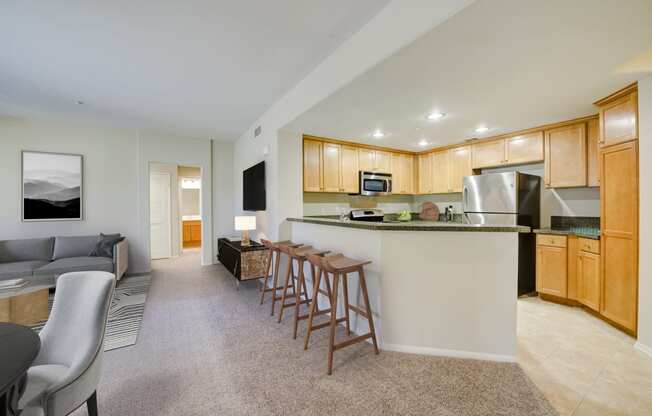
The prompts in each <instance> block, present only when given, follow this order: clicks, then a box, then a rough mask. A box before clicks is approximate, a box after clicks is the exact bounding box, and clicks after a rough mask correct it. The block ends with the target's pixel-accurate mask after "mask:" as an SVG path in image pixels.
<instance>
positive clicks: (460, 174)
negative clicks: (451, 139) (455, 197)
mask: <svg viewBox="0 0 652 416" xmlns="http://www.w3.org/2000/svg"><path fill="white" fill-rule="evenodd" d="M449 152H450V167H449V171H450V174H449V179H448V192H462V187H463V182H464V177H465V176H470V175H473V170H472V169H471V147H470V146H463V147H456V148H454V149H450V150H449Z"/></svg>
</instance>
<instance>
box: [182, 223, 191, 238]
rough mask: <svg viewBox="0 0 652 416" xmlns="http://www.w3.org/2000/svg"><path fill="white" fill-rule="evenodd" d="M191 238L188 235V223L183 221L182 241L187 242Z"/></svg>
mask: <svg viewBox="0 0 652 416" xmlns="http://www.w3.org/2000/svg"><path fill="white" fill-rule="evenodd" d="M191 239H192V238H191V237H190V223H188V221H184V222H183V242H184V243H187V242H188V241H190V240H191Z"/></svg>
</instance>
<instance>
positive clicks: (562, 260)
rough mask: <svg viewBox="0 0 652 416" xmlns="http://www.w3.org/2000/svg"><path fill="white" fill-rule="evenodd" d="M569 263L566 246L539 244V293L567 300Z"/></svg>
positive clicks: (537, 277)
mask: <svg viewBox="0 0 652 416" xmlns="http://www.w3.org/2000/svg"><path fill="white" fill-rule="evenodd" d="M564 238H565V237H564ZM567 263H568V260H567V253H566V246H565V244H564V247H559V246H548V245H539V244H538V243H537V273H536V279H537V291H538V292H539V293H544V294H547V295H553V296H557V297H560V298H565V297H566V294H567V288H568V286H567V284H568V281H567V271H568V264H567Z"/></svg>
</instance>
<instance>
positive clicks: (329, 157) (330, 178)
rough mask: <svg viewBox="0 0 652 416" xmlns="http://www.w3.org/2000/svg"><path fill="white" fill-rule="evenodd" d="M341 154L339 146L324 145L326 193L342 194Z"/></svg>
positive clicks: (323, 181)
mask: <svg viewBox="0 0 652 416" xmlns="http://www.w3.org/2000/svg"><path fill="white" fill-rule="evenodd" d="M340 154H341V147H340V145H339V144H333V143H324V144H323V145H322V172H323V173H322V190H323V191H324V192H341V186H340V164H341V160H340Z"/></svg>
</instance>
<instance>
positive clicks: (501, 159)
mask: <svg viewBox="0 0 652 416" xmlns="http://www.w3.org/2000/svg"><path fill="white" fill-rule="evenodd" d="M505 162H506V160H505V141H504V140H496V141H493V142H486V143H478V144H474V145H473V169H480V168H487V167H491V166H500V165H502V164H504V163H505Z"/></svg>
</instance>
